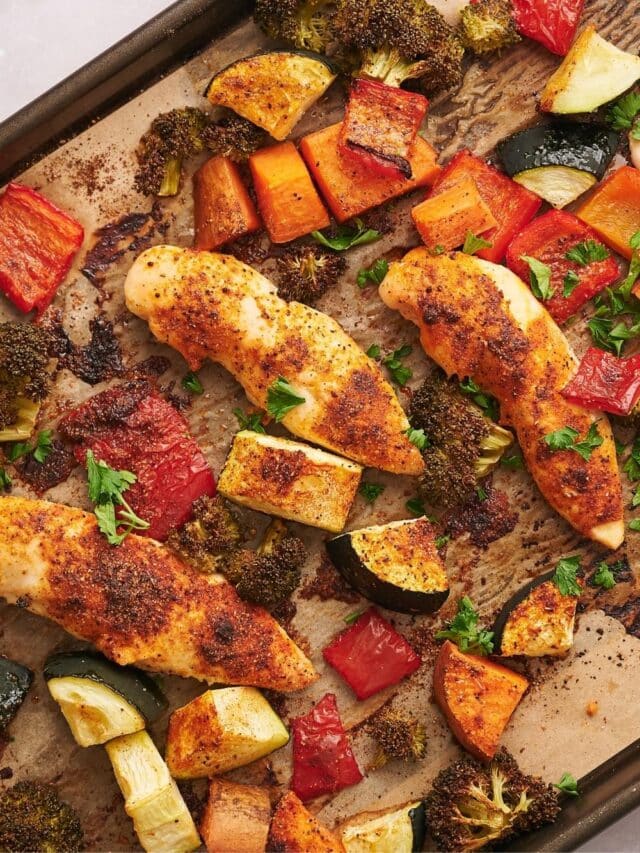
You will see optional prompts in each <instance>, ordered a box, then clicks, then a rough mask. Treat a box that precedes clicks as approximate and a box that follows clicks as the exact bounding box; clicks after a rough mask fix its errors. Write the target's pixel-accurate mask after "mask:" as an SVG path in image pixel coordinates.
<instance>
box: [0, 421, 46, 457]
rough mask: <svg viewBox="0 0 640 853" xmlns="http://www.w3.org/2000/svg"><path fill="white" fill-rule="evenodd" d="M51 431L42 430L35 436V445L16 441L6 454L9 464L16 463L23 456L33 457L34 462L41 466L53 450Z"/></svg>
mask: <svg viewBox="0 0 640 853" xmlns="http://www.w3.org/2000/svg"><path fill="white" fill-rule="evenodd" d="M52 437H53V430H50V429H43V430H42V432H39V433H38V435H37V436H36V441H35V444H33V445H32V444H31V443H30V442H28V441H17V442H16V443H15V444H12V445H11V447H10V448H9V451H8V453H7V458H8V459H9V462H16V461H17V460H18V459H21V458H22V457H23V456H29V455H31V456H33V458H34V459H35V460H36V462H39V463H40V464H42V463H43V462H44V461H45V459H46V458H47V456H48V455H49V454H50V453H51V451H52V450H53V438H52Z"/></svg>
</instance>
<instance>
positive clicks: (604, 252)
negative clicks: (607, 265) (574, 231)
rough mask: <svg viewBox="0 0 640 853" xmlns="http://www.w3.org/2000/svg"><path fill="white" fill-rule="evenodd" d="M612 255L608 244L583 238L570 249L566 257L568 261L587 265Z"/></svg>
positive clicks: (604, 259)
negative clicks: (604, 244)
mask: <svg viewBox="0 0 640 853" xmlns="http://www.w3.org/2000/svg"><path fill="white" fill-rule="evenodd" d="M610 256H611V253H610V252H609V250H608V249H607V247H606V246H603V244H602V243H598V241H597V240H582V242H580V243H577V244H576V245H575V246H574V247H573V249H569V251H568V252H567V253H566V255H565V258H566V259H567V260H568V261H573V262H574V263H576V264H578V266H581V267H586V266H587V265H588V264H593V263H595V262H596V261H606V260H607V258H609V257H610Z"/></svg>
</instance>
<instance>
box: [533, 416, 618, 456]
mask: <svg viewBox="0 0 640 853" xmlns="http://www.w3.org/2000/svg"><path fill="white" fill-rule="evenodd" d="M579 436H580V433H579V432H578V430H577V429H574V428H573V427H570V426H565V427H561V428H560V429H557V430H555V431H554V432H550V433H547V435H545V436H544V442H545V444H547V445H548V446H549V448H550V449H551V450H553V451H554V452H556V451H558V450H575V452H576V453H577V454H579V455H580V456H581V457H582V458H583V459H584V460H585V462H588V461H589V459H591V454H592V453H593V451H594V450H595V448H596V447H600V445H601V444H602V442H603V441H604V439H603V438H602V436H601V435H600V433H599V432H598V422H597V421H595V422H594V423H592V424H591V426H590V427H589V430H588V432H587V434H586V436H585V437H584V439H583V440H582V441H577V439H578V438H579Z"/></svg>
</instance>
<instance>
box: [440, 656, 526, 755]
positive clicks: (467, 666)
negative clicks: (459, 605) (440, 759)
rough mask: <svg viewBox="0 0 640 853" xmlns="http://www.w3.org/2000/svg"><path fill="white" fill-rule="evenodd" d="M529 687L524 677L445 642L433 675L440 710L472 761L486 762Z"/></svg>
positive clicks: (493, 752) (496, 747)
mask: <svg viewBox="0 0 640 853" xmlns="http://www.w3.org/2000/svg"><path fill="white" fill-rule="evenodd" d="M528 686H529V682H528V681H527V679H526V678H524V676H522V675H519V674H518V673H517V672H513V670H511V669H508V668H507V667H506V666H500V664H497V663H494V662H493V661H490V660H487V658H483V657H477V656H476V655H469V654H463V652H461V651H460V649H459V648H458V647H457V646H456V645H455V644H454V643H450V642H449V641H448V640H447V641H446V642H445V643H444V645H443V646H442V648H441V649H440V652H439V653H438V657H437V658H436V666H435V670H434V673H433V688H434V692H435V696H436V700H437V702H438V705H439V706H440V710H441V711H442V713H443V714H444V715H445V717H446V718H447V722H448V724H449V727H450V728H451V731H452V732H453V734H454V735H455V736H456V738H457V739H458V740H459V741H460V743H461V744H462V746H463V747H464V748H465V749H466V750H468V751H469V752H470V753H471V754H472V755H474V756H475V757H476V758H480V759H482V760H483V761H490V760H491V759H492V758H493V756H494V755H495V753H496V750H497V749H498V743H499V741H500V738H501V736H502V732H503V731H504V730H505V728H506V726H507V723H508V722H509V720H510V718H511V715H512V714H513V712H514V711H515V709H516V707H517V705H518V703H519V702H520V699H522V696H523V694H524V692H525V690H526V689H527V687H528Z"/></svg>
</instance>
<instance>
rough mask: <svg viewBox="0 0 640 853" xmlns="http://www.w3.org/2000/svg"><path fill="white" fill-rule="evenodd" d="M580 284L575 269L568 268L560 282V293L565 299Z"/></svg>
mask: <svg viewBox="0 0 640 853" xmlns="http://www.w3.org/2000/svg"><path fill="white" fill-rule="evenodd" d="M579 284H580V276H579V275H578V273H577V272H575V270H569V272H568V273H567V274H566V275H565V277H564V281H563V282H562V295H563V296H564V297H565V299H567V298H568V297H569V296H571V294H572V293H573V291H574V290H575V289H576V287H577V286H578V285H579Z"/></svg>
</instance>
